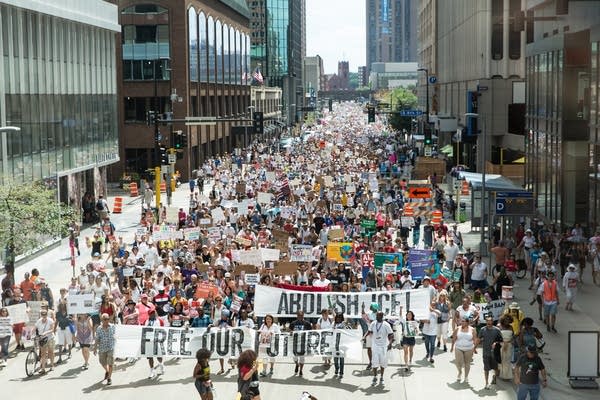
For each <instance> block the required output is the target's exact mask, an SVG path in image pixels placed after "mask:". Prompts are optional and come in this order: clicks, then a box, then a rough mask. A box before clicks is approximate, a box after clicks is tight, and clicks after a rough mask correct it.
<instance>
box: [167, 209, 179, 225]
mask: <svg viewBox="0 0 600 400" xmlns="http://www.w3.org/2000/svg"><path fill="white" fill-rule="evenodd" d="M165 222H167V223H168V224H176V223H178V222H179V208H177V207H167V213H166V217H165Z"/></svg>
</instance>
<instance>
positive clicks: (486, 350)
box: [477, 315, 503, 389]
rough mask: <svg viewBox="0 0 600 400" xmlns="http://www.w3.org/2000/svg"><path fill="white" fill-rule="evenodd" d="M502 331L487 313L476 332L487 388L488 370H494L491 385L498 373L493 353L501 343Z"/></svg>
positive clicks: (487, 386)
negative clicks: (482, 325) (482, 324)
mask: <svg viewBox="0 0 600 400" xmlns="http://www.w3.org/2000/svg"><path fill="white" fill-rule="evenodd" d="M502 341H503V340H502V333H500V329H499V328H498V327H497V326H494V318H493V317H492V316H491V315H488V316H487V317H486V318H485V326H484V327H483V328H481V330H480V331H479V334H478V339H477V344H478V345H479V343H481V348H482V350H483V352H482V353H483V356H482V359H483V372H484V374H485V388H486V389H489V388H490V385H489V384H488V379H489V375H490V371H491V370H494V377H493V378H492V385H495V384H496V377H497V376H498V375H499V373H500V371H499V370H498V362H497V361H496V357H495V355H494V351H495V348H496V346H500V344H501V343H502Z"/></svg>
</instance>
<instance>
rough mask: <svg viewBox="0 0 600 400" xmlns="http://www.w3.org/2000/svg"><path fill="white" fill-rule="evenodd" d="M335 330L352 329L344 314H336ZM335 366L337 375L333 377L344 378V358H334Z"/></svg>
mask: <svg viewBox="0 0 600 400" xmlns="http://www.w3.org/2000/svg"><path fill="white" fill-rule="evenodd" d="M333 329H352V328H351V327H350V325H348V323H347V322H346V320H345V318H344V314H343V313H337V314H335V319H334V322H333ZM333 365H334V366H335V373H334V374H333V377H334V378H335V377H336V376H338V377H339V378H340V379H342V378H343V377H344V357H333Z"/></svg>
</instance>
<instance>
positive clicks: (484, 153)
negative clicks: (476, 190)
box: [465, 113, 487, 257]
mask: <svg viewBox="0 0 600 400" xmlns="http://www.w3.org/2000/svg"><path fill="white" fill-rule="evenodd" d="M469 117H472V118H479V114H477V113H465V120H466V118H469ZM482 122H483V129H482V131H481V135H482V136H481V147H482V148H481V149H478V151H477V153H479V154H480V155H481V161H482V167H481V221H480V223H479V226H480V229H481V239H480V240H481V243H480V244H479V252H480V254H481V256H482V257H483V256H484V255H487V247H486V245H485V232H484V229H485V226H484V223H483V221H484V217H485V205H486V202H485V191H486V188H485V186H486V185H485V165H486V163H487V147H486V146H487V141H486V136H487V135H486V131H485V118H482Z"/></svg>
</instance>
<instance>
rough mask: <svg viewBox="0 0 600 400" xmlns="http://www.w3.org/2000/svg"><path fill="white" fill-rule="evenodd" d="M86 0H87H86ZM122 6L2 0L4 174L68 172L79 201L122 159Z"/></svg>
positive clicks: (65, 194) (30, 177)
mask: <svg viewBox="0 0 600 400" xmlns="http://www.w3.org/2000/svg"><path fill="white" fill-rule="evenodd" d="M82 3H83V2H82ZM117 20H118V18H117V8H116V6H114V5H111V4H109V3H106V2H104V1H100V0H97V1H88V2H85V4H79V3H78V2H75V3H74V2H72V1H68V0H55V1H53V2H52V7H49V6H47V5H44V4H42V3H41V2H31V1H16V0H1V1H0V27H1V29H0V54H2V62H0V76H1V77H2V81H1V82H0V126H15V127H18V128H20V132H11V131H4V132H3V133H2V141H1V143H0V144H1V145H2V146H1V147H2V151H1V152H0V157H1V158H2V162H1V163H0V169H1V173H0V175H1V176H2V177H3V178H2V179H13V180H16V181H25V182H30V181H36V180H43V179H45V180H56V179H57V178H60V185H61V188H62V189H65V190H62V191H61V194H62V195H61V198H62V200H63V201H64V202H69V203H71V204H73V205H77V204H78V203H79V199H80V197H81V195H82V194H83V193H84V192H85V191H89V192H92V193H93V194H95V195H98V194H100V193H102V192H103V191H104V182H105V181H106V166H107V165H108V164H111V163H113V162H116V161H118V133H117V108H116V106H117V97H116V91H117V85H116V68H115V39H116V33H117V32H118V31H119V26H118V24H117Z"/></svg>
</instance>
